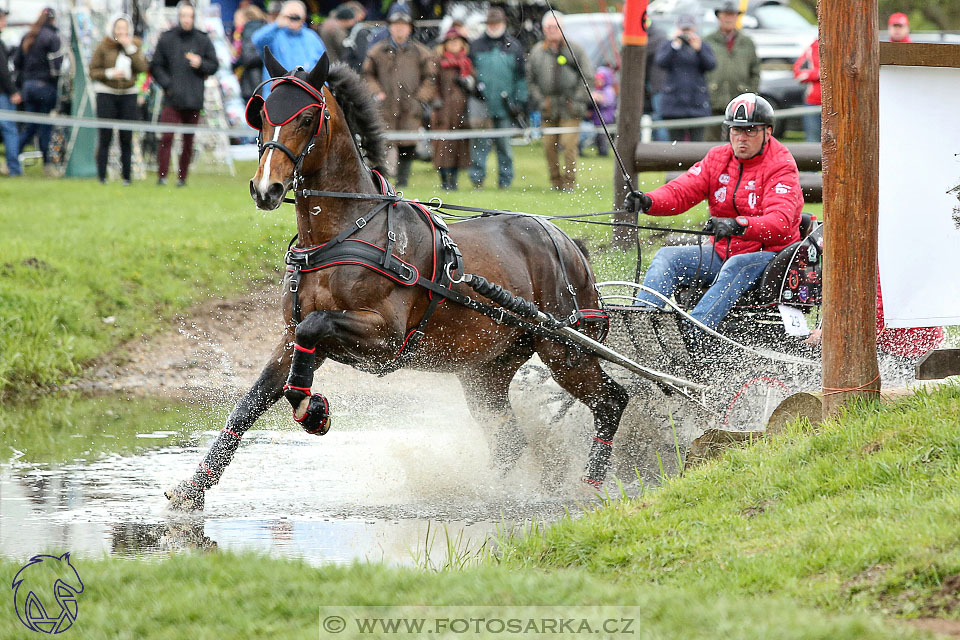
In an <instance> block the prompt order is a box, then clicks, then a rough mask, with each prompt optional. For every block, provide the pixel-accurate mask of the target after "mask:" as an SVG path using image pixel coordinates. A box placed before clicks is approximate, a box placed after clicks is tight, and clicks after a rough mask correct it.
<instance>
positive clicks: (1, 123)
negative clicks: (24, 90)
mask: <svg viewBox="0 0 960 640" xmlns="http://www.w3.org/2000/svg"><path fill="white" fill-rule="evenodd" d="M3 110H5V111H16V110H17V107H16V105H14V104H13V103H12V102H10V96H8V95H7V94H5V93H0V111H3ZM0 134H2V135H3V147H4V150H5V151H6V154H7V168H8V169H10V175H12V176H21V175H23V169H21V168H20V134H19V133H17V123H16V122H10V121H9V120H0Z"/></svg>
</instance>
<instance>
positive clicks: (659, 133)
mask: <svg viewBox="0 0 960 640" xmlns="http://www.w3.org/2000/svg"><path fill="white" fill-rule="evenodd" d="M662 98H663V94H662V93H655V94H653V95H652V96H650V106H651V107H653V114H651V116H650V117H651V118H652V119H653V121H654V122H660V121H661V120H663V111H661V110H660V101H661V100H662ZM651 137H652V138H653V141H654V142H670V131H669V130H668V129H661V128H659V127H658V128H656V129H654V130H653V132H652V134H651Z"/></svg>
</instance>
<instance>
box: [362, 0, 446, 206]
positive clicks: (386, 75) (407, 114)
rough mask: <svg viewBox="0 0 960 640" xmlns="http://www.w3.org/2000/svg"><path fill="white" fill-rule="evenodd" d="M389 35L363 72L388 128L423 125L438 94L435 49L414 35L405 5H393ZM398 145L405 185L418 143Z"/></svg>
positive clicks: (399, 179)
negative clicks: (423, 43)
mask: <svg viewBox="0 0 960 640" xmlns="http://www.w3.org/2000/svg"><path fill="white" fill-rule="evenodd" d="M387 23H388V24H387V30H388V31H389V37H388V38H387V39H385V40H383V41H381V42H378V43H377V44H375V45H374V46H373V47H372V48H371V49H370V53H369V54H368V55H367V59H366V60H365V61H364V63H363V76H364V78H365V79H366V81H367V86H368V87H369V88H370V92H371V93H372V94H373V95H374V97H375V98H376V100H377V101H378V102H379V104H380V114H381V115H382V116H383V121H384V124H385V125H386V128H387V130H388V131H405V130H406V131H415V130H417V129H418V128H420V126H421V123H422V120H423V113H424V109H425V108H426V107H427V106H428V105H429V104H430V103H431V102H432V101H433V99H434V98H435V97H436V95H437V69H436V61H435V58H434V55H433V52H432V51H430V49H428V48H427V47H425V46H424V45H422V44H420V43H419V42H417V41H415V40H413V39H411V37H410V36H411V35H412V34H413V18H412V17H411V15H410V12H409V11H407V9H406V7H405V6H404V5H399V4H398V5H394V6H393V7H392V8H391V9H390V14H389V15H388V16H387ZM396 148H397V170H396V181H397V186H398V187H401V188H402V187H405V186H407V184H408V183H409V181H410V170H411V168H412V164H413V159H414V157H415V155H416V153H415V152H416V144H414V143H412V142H401V143H400V144H398V145H397V146H396Z"/></svg>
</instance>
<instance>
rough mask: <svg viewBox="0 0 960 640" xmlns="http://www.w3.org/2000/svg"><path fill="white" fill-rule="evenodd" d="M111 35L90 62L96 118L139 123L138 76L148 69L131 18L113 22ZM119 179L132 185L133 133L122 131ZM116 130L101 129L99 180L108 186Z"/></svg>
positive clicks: (118, 19) (117, 18)
mask: <svg viewBox="0 0 960 640" xmlns="http://www.w3.org/2000/svg"><path fill="white" fill-rule="evenodd" d="M110 24H111V26H110V34H109V35H107V36H105V37H104V38H103V40H101V41H100V44H98V45H97V48H96V49H95V50H94V52H93V56H91V58H90V78H91V79H93V90H94V91H96V94H97V117H98V118H105V119H108V120H136V119H137V118H138V115H139V114H138V111H137V93H138V88H137V76H138V75H140V74H141V73H146V72H147V70H148V69H149V66H148V65H147V59H146V58H145V57H144V55H143V50H142V49H141V48H140V44H141V43H140V39H139V38H134V37H133V21H132V20H131V19H130V16H127V15H119V16H116V17H115V18H114V19H113V20H112V21H111V23H110ZM119 138H120V176H121V179H122V180H123V184H125V185H128V184H130V158H131V153H132V150H133V144H132V141H133V132H132V131H128V130H127V131H120V132H119ZM112 139H113V129H111V128H106V127H105V128H103V129H100V134H99V140H98V145H97V177H98V178H99V179H100V182H101V183H103V184H106V182H107V157H108V154H109V153H110V143H111V141H112Z"/></svg>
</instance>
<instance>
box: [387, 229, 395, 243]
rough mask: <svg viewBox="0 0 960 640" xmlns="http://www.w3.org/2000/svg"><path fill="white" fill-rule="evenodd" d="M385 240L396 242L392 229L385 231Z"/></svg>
mask: <svg viewBox="0 0 960 640" xmlns="http://www.w3.org/2000/svg"><path fill="white" fill-rule="evenodd" d="M387 240H389V241H390V242H396V241H397V234H395V233H394V232H393V231H387Z"/></svg>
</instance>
